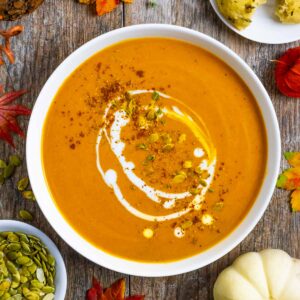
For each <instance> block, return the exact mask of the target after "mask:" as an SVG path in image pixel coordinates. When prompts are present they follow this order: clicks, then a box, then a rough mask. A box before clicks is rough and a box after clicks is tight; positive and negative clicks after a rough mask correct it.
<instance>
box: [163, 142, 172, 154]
mask: <svg viewBox="0 0 300 300" xmlns="http://www.w3.org/2000/svg"><path fill="white" fill-rule="evenodd" d="M174 147H175V145H174V144H166V145H164V146H163V148H162V151H163V152H170V151H171V150H173V149H174Z"/></svg>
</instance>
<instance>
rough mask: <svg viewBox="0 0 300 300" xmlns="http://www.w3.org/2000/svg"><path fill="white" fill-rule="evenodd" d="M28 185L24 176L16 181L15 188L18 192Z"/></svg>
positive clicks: (27, 180)
mask: <svg viewBox="0 0 300 300" xmlns="http://www.w3.org/2000/svg"><path fill="white" fill-rule="evenodd" d="M28 185H29V179H28V177H24V178H22V179H20V180H19V181H18V184H17V188H18V190H19V191H20V192H22V191H25V190H26V189H27V187H28Z"/></svg>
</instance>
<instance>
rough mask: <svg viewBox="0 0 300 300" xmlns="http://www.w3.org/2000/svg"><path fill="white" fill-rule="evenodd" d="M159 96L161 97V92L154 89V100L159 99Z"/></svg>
mask: <svg viewBox="0 0 300 300" xmlns="http://www.w3.org/2000/svg"><path fill="white" fill-rule="evenodd" d="M159 98H160V95H159V93H158V92H157V91H154V92H153V93H152V99H153V100H154V101H158V100H159Z"/></svg>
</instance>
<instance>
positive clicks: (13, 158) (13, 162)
mask: <svg viewBox="0 0 300 300" xmlns="http://www.w3.org/2000/svg"><path fill="white" fill-rule="evenodd" d="M21 162H22V160H21V158H20V157H19V156H18V155H11V156H10V157H9V164H11V165H13V166H14V167H18V166H19V165H20V164H21Z"/></svg>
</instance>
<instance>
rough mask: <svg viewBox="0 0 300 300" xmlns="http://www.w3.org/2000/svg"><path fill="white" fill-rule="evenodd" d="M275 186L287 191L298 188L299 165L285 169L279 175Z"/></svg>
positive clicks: (299, 178) (299, 183) (299, 185)
mask: <svg viewBox="0 0 300 300" xmlns="http://www.w3.org/2000/svg"><path fill="white" fill-rule="evenodd" d="M276 186H277V187H278V188H280V189H284V190H288V191H292V190H295V189H298V188H300V167H296V168H291V169H287V170H285V171H284V172H283V173H282V174H281V175H279V177H278V180H277V184H276Z"/></svg>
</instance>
